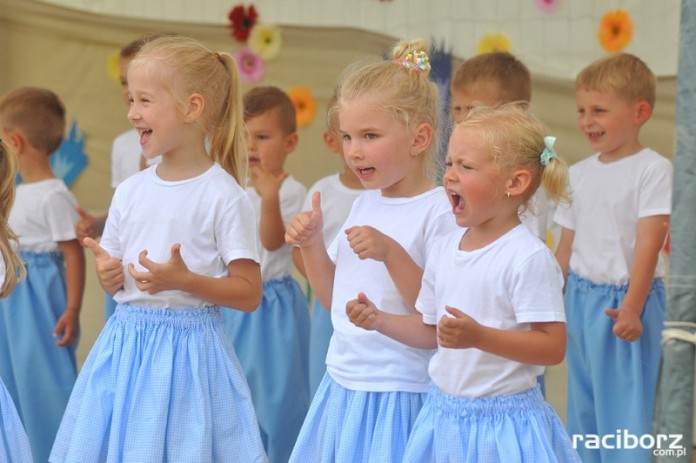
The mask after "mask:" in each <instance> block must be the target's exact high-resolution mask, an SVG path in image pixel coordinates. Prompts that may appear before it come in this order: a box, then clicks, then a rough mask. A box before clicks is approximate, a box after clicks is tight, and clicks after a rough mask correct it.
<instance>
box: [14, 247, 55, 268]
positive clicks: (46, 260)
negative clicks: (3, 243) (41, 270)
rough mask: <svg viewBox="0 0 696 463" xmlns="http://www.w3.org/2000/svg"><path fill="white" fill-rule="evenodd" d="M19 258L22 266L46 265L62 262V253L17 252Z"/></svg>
mask: <svg viewBox="0 0 696 463" xmlns="http://www.w3.org/2000/svg"><path fill="white" fill-rule="evenodd" d="M19 258H20V259H22V262H24V265H29V266H32V265H37V266H40V265H47V264H56V263H62V262H63V253H61V252H59V251H51V252H37V251H28V250H22V249H20V250H19Z"/></svg>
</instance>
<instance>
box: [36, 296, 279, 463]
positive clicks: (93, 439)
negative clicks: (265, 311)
mask: <svg viewBox="0 0 696 463" xmlns="http://www.w3.org/2000/svg"><path fill="white" fill-rule="evenodd" d="M50 461H51V462H54V463H58V462H69V463H79V462H85V463H87V462H89V463H96V462H177V463H178V462H196V463H206V462H233V461H238V462H265V461H266V456H265V453H264V451H263V447H262V444H261V439H260V436H259V432H258V426H257V424H256V416H255V415H254V409H253V405H252V402H251V396H250V392H249V388H248V386H247V382H246V379H245V377H244V374H243V372H242V369H241V367H240V365H239V362H238V361H237V358H236V356H235V353H234V348H233V347H232V344H231V342H230V339H229V337H228V336H227V334H226V333H225V331H224V328H223V325H222V323H221V321H220V309H218V308H205V309H199V308H197V309H194V308H183V309H155V308H143V307H134V306H130V305H118V306H117V309H116V312H115V313H114V315H112V316H111V317H110V318H109V320H108V321H107V323H106V325H105V327H104V330H103V331H102V333H101V334H100V335H99V338H98V339H97V341H96V342H95V344H94V347H93V348H92V350H91V352H90V354H89V356H88V357H87V360H86V361H85V364H84V365H83V367H82V370H81V372H80V375H79V377H78V379H77V382H76V384H75V387H74V389H73V393H72V395H71V397H70V402H69V403H68V407H67V409H66V411H65V416H64V418H63V421H62V423H61V425H60V429H59V430H58V436H57V437H56V441H55V445H54V446H53V451H52V452H51V458H50Z"/></svg>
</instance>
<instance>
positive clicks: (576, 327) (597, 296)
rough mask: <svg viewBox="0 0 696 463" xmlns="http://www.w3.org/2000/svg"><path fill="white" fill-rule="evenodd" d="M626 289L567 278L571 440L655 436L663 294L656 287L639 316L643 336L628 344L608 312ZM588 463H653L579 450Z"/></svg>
mask: <svg viewBox="0 0 696 463" xmlns="http://www.w3.org/2000/svg"><path fill="white" fill-rule="evenodd" d="M627 289H628V286H627V285H622V286H617V285H602V284H595V283H593V282H591V281H589V280H587V279H584V278H581V277H579V276H578V275H577V274H575V273H572V272H571V273H570V274H569V275H568V283H567V284H566V312H567V329H568V353H567V358H566V361H567V365H568V411H567V417H566V422H567V429H568V432H569V433H570V435H571V437H572V436H573V435H578V436H580V437H581V438H583V441H586V439H585V438H584V436H587V435H590V434H591V435H598V436H599V437H600V438H601V437H602V436H606V435H609V434H611V435H616V434H617V430H620V431H621V432H624V433H625V432H630V433H631V434H633V435H636V436H642V435H644V434H652V416H653V403H654V398H655V389H656V387H657V377H658V369H659V364H660V351H661V348H660V338H661V334H662V327H663V324H664V311H665V292H664V285H663V283H662V281H661V280H659V279H656V280H654V281H653V284H652V287H651V289H650V293H649V295H648V298H647V300H646V303H645V306H644V308H643V313H642V315H641V322H642V323H643V334H642V336H641V337H640V339H639V340H638V341H635V342H627V341H623V340H621V339H619V338H617V337H616V336H614V334H613V332H612V329H613V327H614V321H613V320H612V319H611V318H610V317H608V316H606V315H605V314H604V309H610V308H619V307H621V303H622V301H623V299H624V297H625V295H626V291H627ZM578 452H579V453H580V456H581V458H582V461H583V462H585V463H593V462H600V461H602V462H612V463H614V462H626V463H641V462H645V463H649V462H650V458H651V452H650V450H646V449H641V448H637V449H634V450H629V449H625V448H623V449H599V450H598V449H586V448H585V446H584V445H582V444H580V445H578Z"/></svg>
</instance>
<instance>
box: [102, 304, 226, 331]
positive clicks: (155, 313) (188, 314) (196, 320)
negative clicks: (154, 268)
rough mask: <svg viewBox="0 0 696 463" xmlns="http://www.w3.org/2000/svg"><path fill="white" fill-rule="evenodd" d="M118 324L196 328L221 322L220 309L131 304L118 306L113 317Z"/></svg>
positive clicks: (212, 307) (214, 307)
mask: <svg viewBox="0 0 696 463" xmlns="http://www.w3.org/2000/svg"><path fill="white" fill-rule="evenodd" d="M111 318H112V319H114V320H115V321H116V322H124V323H128V322H143V323H151V324H166V325H181V326H184V325H185V326H195V325H205V324H210V323H217V322H219V321H220V308H219V307H217V306H211V307H203V308H194V307H182V308H175V309H172V308H160V307H140V306H135V305H131V304H118V305H117V306H116V311H115V312H114V314H113V315H112V316H111Z"/></svg>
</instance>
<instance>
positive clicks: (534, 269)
mask: <svg viewBox="0 0 696 463" xmlns="http://www.w3.org/2000/svg"><path fill="white" fill-rule="evenodd" d="M511 299H512V306H513V307H514V310H515V317H516V319H517V322H518V323H534V322H565V320H566V318H565V309H564V305H563V274H562V273H561V269H560V267H559V266H558V262H557V261H556V259H555V258H554V256H553V254H552V253H551V251H550V250H549V249H547V248H542V249H540V250H539V251H537V252H535V253H533V254H531V255H530V256H529V257H528V258H527V259H525V260H524V261H523V262H522V263H521V264H520V265H519V266H518V268H517V269H515V271H514V276H513V279H512V293H511Z"/></svg>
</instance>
